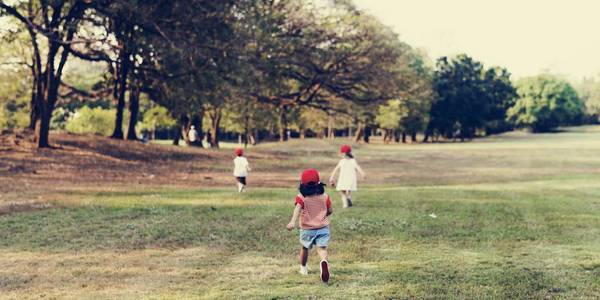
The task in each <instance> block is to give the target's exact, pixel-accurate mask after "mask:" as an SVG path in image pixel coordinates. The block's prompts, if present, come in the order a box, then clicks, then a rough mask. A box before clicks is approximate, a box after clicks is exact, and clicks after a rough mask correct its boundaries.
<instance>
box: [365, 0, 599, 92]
mask: <svg viewBox="0 0 600 300" xmlns="http://www.w3.org/2000/svg"><path fill="white" fill-rule="evenodd" d="M354 1H355V3H356V5H357V6H358V7H359V8H362V9H364V10H366V11H367V12H369V13H371V14H373V15H375V16H377V17H378V18H379V19H380V20H381V21H382V22H383V23H384V24H386V25H388V26H391V27H392V28H393V29H394V30H395V31H396V32H397V33H398V34H399V35H400V39H401V40H403V41H405V42H407V43H409V44H410V45H412V46H413V47H416V48H423V49H425V50H427V52H428V54H429V56H430V57H431V59H435V58H437V57H440V56H446V55H455V54H458V53H466V54H468V55H470V56H472V57H474V58H475V59H477V60H479V61H481V62H483V63H484V64H485V65H486V66H492V65H494V66H502V67H506V68H508V69H509V71H510V72H511V73H512V74H513V75H514V76H515V77H516V78H519V77H524V76H532V75H536V74H538V73H540V72H551V73H554V74H557V75H561V76H565V77H567V78H569V79H572V80H578V79H581V78H583V77H592V76H598V75H600V0H354Z"/></svg>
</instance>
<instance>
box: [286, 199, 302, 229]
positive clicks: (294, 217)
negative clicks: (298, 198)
mask: <svg viewBox="0 0 600 300" xmlns="http://www.w3.org/2000/svg"><path fill="white" fill-rule="evenodd" d="M301 208H302V206H301V205H300V204H296V207H294V214H292V220H290V222H289V223H288V224H287V229H288V230H292V229H294V228H295V227H296V223H297V222H298V216H299V215H300V209H301Z"/></svg>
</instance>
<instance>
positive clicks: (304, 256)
mask: <svg viewBox="0 0 600 300" xmlns="http://www.w3.org/2000/svg"><path fill="white" fill-rule="evenodd" d="M307 262H308V249H307V248H304V247H302V249H300V265H302V266H303V267H306V263H307Z"/></svg>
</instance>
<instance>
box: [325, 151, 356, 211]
mask: <svg viewBox="0 0 600 300" xmlns="http://www.w3.org/2000/svg"><path fill="white" fill-rule="evenodd" d="M340 155H341V157H342V159H341V160H340V162H339V163H338V164H337V166H336V167H335V169H333V172H332V173H331V177H329V183H330V184H331V185H332V186H335V187H336V190H338V191H340V192H341V194H342V203H343V205H344V208H348V207H351V206H352V192H353V191H356V190H357V188H356V177H357V176H356V173H357V172H358V173H360V175H361V177H362V179H363V180H364V179H365V172H363V170H362V169H361V168H360V166H359V165H358V163H357V162H356V160H355V159H354V155H352V148H351V147H350V146H349V145H343V146H342V147H341V148H340ZM338 170H339V171H340V176H339V178H338V180H337V182H336V181H335V179H334V178H335V173H336V172H337V171H338Z"/></svg>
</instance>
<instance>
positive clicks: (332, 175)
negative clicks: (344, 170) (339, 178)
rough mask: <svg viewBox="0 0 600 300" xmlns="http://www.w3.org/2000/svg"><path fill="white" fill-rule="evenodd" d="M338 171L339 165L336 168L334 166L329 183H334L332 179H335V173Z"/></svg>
mask: <svg viewBox="0 0 600 300" xmlns="http://www.w3.org/2000/svg"><path fill="white" fill-rule="evenodd" d="M339 169H340V163H338V164H337V166H335V169H333V172H331V177H329V183H330V184H333V183H334V182H335V181H334V179H333V177H335V173H336V172H337V171H338V170H339Z"/></svg>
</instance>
